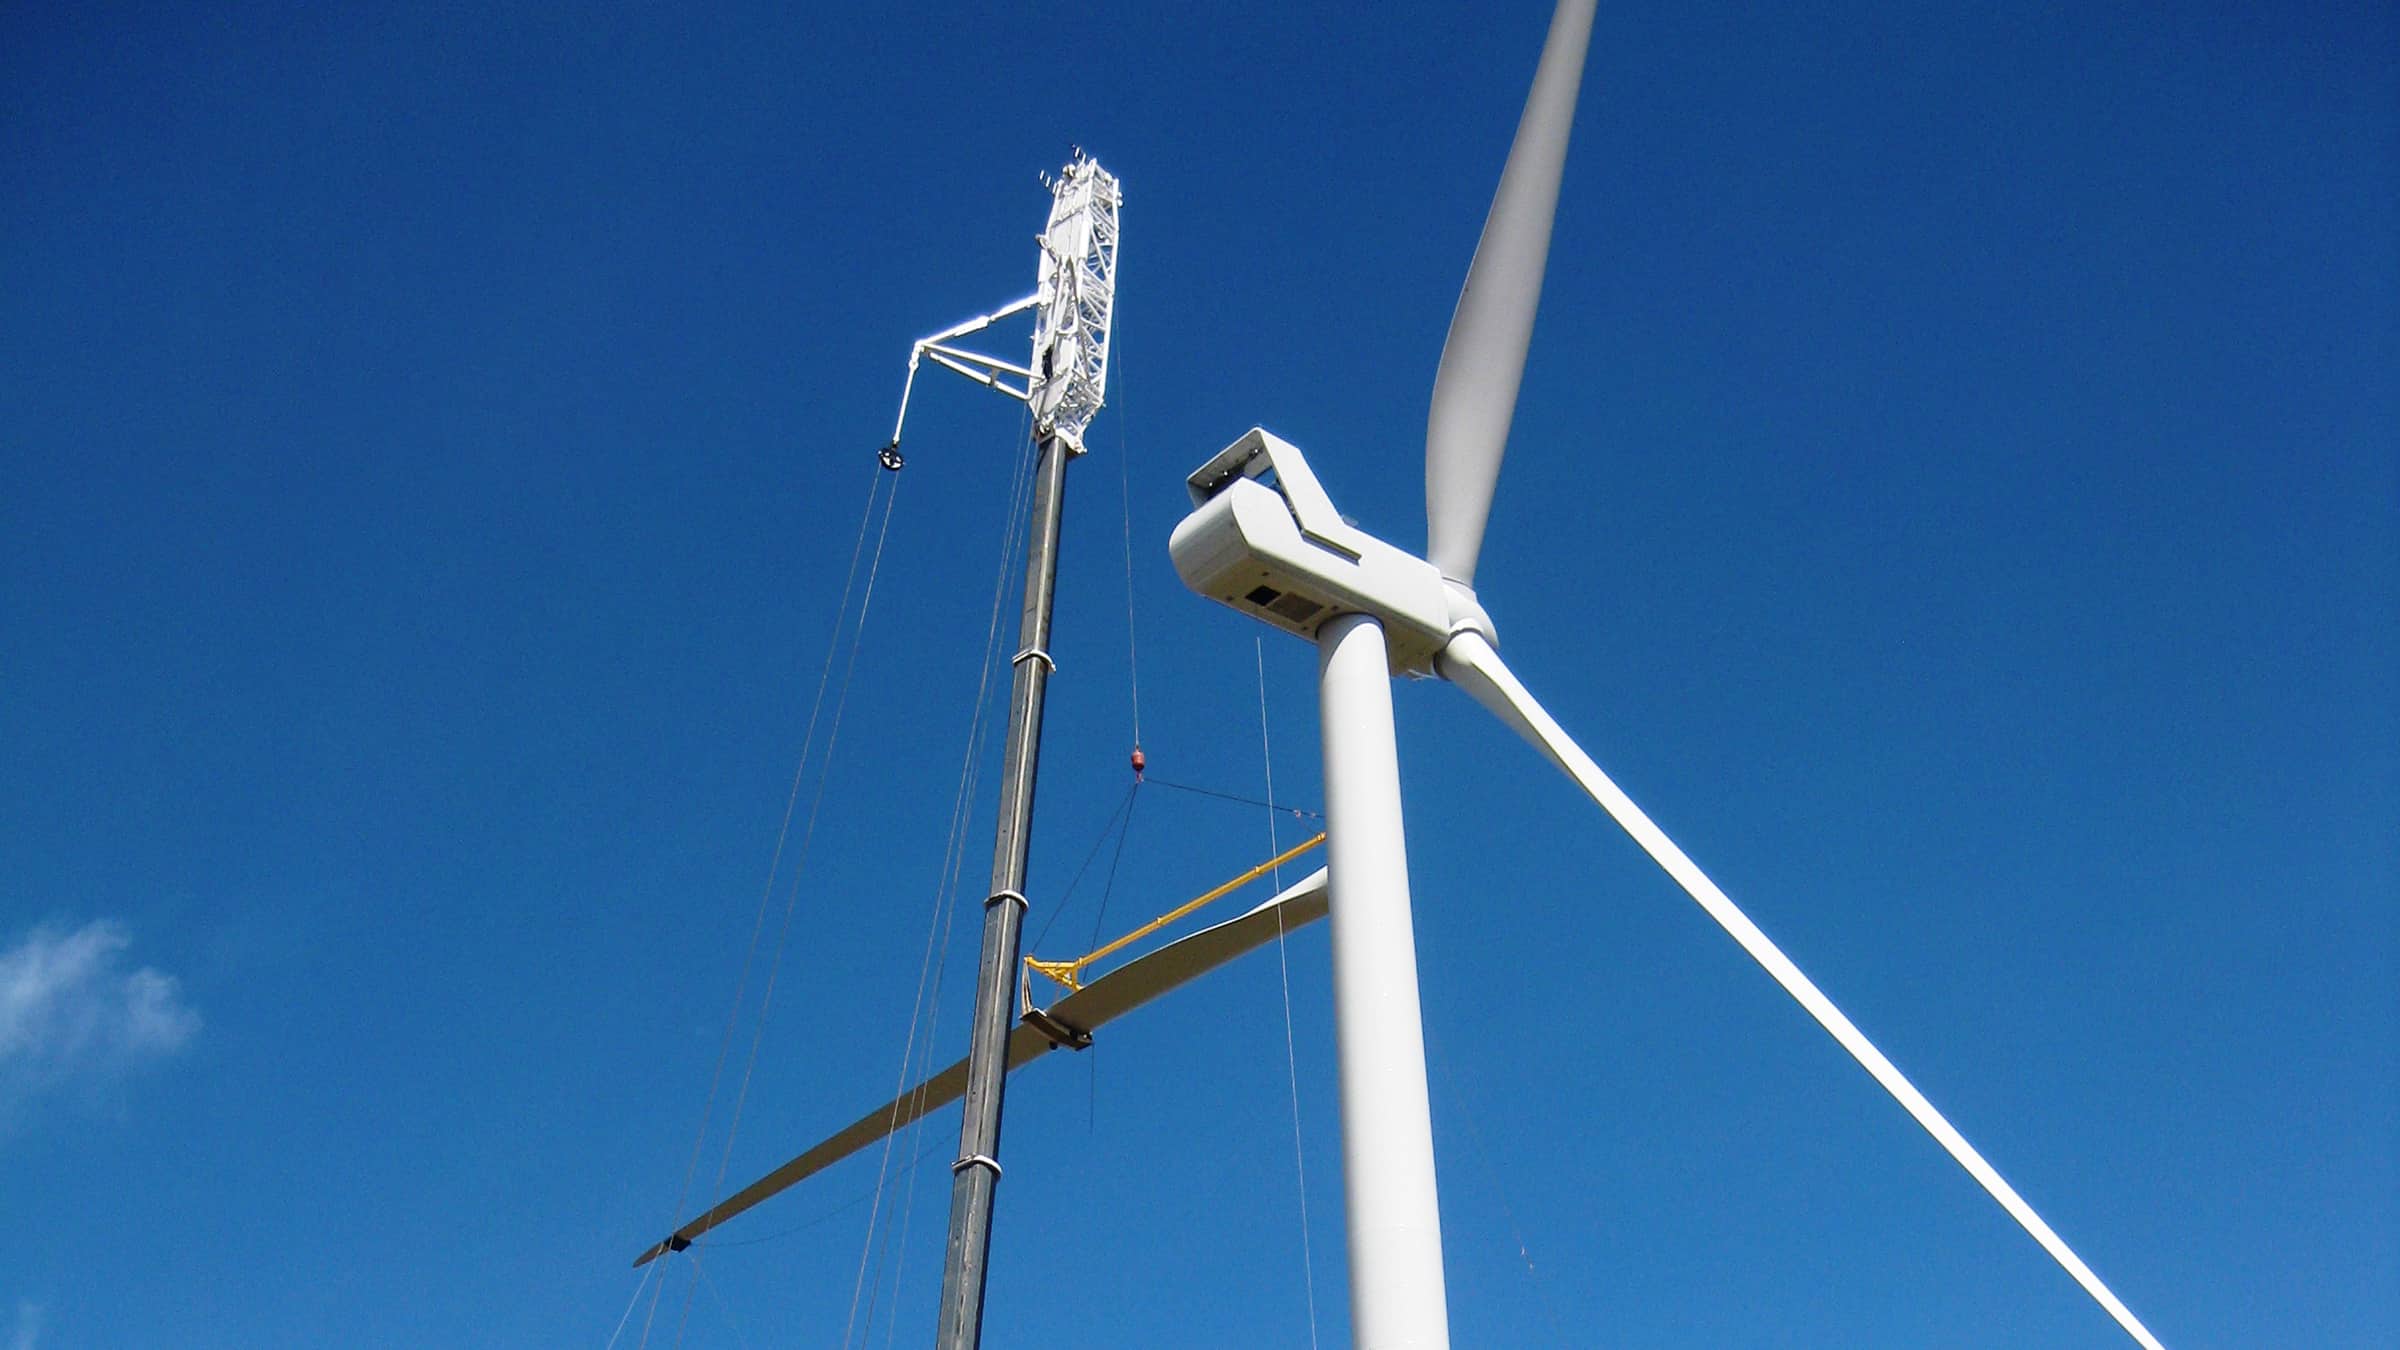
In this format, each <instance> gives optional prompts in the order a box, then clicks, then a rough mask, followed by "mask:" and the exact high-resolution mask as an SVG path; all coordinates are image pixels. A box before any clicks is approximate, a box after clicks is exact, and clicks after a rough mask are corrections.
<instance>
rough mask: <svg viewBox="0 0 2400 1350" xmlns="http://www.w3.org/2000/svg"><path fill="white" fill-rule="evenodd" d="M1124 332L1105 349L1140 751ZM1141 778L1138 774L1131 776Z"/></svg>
mask: <svg viewBox="0 0 2400 1350" xmlns="http://www.w3.org/2000/svg"><path fill="white" fill-rule="evenodd" d="M1122 336H1123V333H1122V332H1121V331H1120V330H1118V329H1117V328H1114V327H1111V328H1110V329H1109V334H1108V352H1109V364H1110V367H1111V373H1112V374H1114V375H1115V376H1116V378H1117V415H1116V419H1115V420H1116V424H1117V503H1118V507H1119V510H1120V512H1121V517H1122V519H1123V521H1124V523H1125V686H1126V690H1127V693H1128V695H1129V699H1130V702H1131V703H1132V705H1133V751H1134V753H1135V754H1137V755H1138V754H1140V753H1141V751H1142V675H1141V663H1140V661H1139V660H1138V659H1137V658H1136V654H1135V651H1134V644H1133V469H1132V468H1131V460H1130V459H1129V458H1128V457H1127V455H1126V452H1125V440H1126V437H1125V421H1126V404H1125V353H1124V351H1123V350H1122V344H1121V343H1120V342H1119V339H1120V338H1121V337H1122ZM1134 781H1136V782H1139V781H1141V780H1140V779H1139V778H1138V777H1137V778H1136V779H1135V780H1134Z"/></svg>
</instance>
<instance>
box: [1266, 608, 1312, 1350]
mask: <svg viewBox="0 0 2400 1350" xmlns="http://www.w3.org/2000/svg"><path fill="white" fill-rule="evenodd" d="M1251 643H1252V655H1253V656H1254V657H1255V658H1256V661H1257V664H1258V757H1259V761H1260V763H1262V764H1263V765H1265V767H1266V779H1267V783H1266V788H1267V800H1268V801H1270V802H1272V801H1274V800H1275V746H1274V743H1273V742H1272V741H1271V740H1269V739H1268V736H1267V647H1266V643H1265V642H1263V641H1261V640H1260V639H1259V638H1257V637H1255V636H1254V637H1252V638H1251ZM1275 815H1276V812H1275V810H1274V808H1272V807H1269V808H1268V810H1267V848H1268V849H1269V850H1271V851H1272V852H1273V854H1274V856H1276V857H1277V858H1281V857H1282V852H1283V850H1282V847H1281V845H1280V844H1279V843H1278V841H1277V839H1276V830H1275ZM1274 886H1275V889H1276V890H1277V891H1279V892H1280V891H1281V890H1282V889H1283V869H1282V868H1281V867H1277V868H1276V869H1275V881H1274ZM1283 939H1284V928H1283V910H1282V908H1281V907H1280V906H1278V907H1277V908H1276V910H1275V969H1276V970H1277V971H1278V972H1279V973H1280V974H1281V975H1282V977H1283V1068H1284V1074H1285V1078H1286V1080H1287V1081H1288V1082H1289V1083H1290V1085H1291V1094H1292V1170H1293V1172H1294V1173H1295V1174H1296V1176H1297V1183H1296V1184H1297V1188H1298V1190H1299V1193H1300V1280H1301V1287H1302V1288H1303V1289H1304V1290H1306V1291H1307V1294H1308V1345H1309V1350H1317V1265H1316V1256H1315V1253H1314V1252H1313V1251H1312V1250H1311V1244H1310V1242H1309V1236H1308V1150H1307V1149H1306V1148H1305V1147H1304V1146H1303V1145H1302V1143H1301V1136H1300V1057H1299V1052H1298V1050H1297V1049H1296V1048H1295V1047H1294V1046H1293V1043H1292V963H1291V959H1290V957H1288V956H1287V955H1285V953H1284V942H1283Z"/></svg>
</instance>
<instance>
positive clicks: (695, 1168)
mask: <svg viewBox="0 0 2400 1350" xmlns="http://www.w3.org/2000/svg"><path fill="white" fill-rule="evenodd" d="M883 476H884V472H883V469H882V468H881V467H880V466H878V467H877V468H876V469H875V470H874V472H873V476H872V477H870V478H869V479H868V480H867V500H866V504H865V506H864V507H863V508H861V510H860V512H859V517H858V536H857V538H856V539H854V540H853V541H852V542H851V545H850V565H849V568H848V570H847V571H846V572H845V573H844V575H843V577H842V598H841V603H840V604H838V605H837V606H835V608H834V612H833V631H832V632H831V633H830V634H829V635H828V636H827V638H826V642H825V664H824V665H823V666H822V667H821V668H820V669H819V670H818V672H817V692H816V695H815V697H814V698H813V699H812V700H811V701H810V703H809V709H808V729H807V731H806V732H805V733H803V734H802V736H801V738H800V760H799V763H797V764H795V765H793V766H792V786H791V790H790V791H789V792H788V793H786V794H785V796H784V802H783V821H782V823H781V824H780V825H779V826H777V827H776V831H775V849H774V852H773V854H772V855H771V856H770V857H769V859H768V862H767V880H766V884H765V885H763V886H761V887H760V888H759V895H758V914H757V917H755V918H754V919H752V920H751V924H750V944H749V946H748V947H747V948H746V949H745V950H744V951H743V953H742V968H741V974H740V975H739V976H737V977H736V978H735V980H734V986H733V999H732V1003H731V1006H730V1007H728V1008H727V1009H726V1011H725V1033H724V1035H723V1036H722V1037H720V1038H719V1040H718V1042H717V1059H716V1064H715V1067H713V1068H711V1069H710V1070H709V1075H708V1095H707V1097H706V1099H705V1100H704V1102H703V1103H702V1106H701V1109H700V1126H699V1128H698V1129H697V1130H695V1131H693V1133H692V1153H691V1157H690V1159H689V1160H687V1161H686V1162H685V1163H684V1167H683V1184H682V1185H681V1186H680V1187H679V1188H677V1190H676V1192H675V1207H674V1209H673V1210H672V1211H671V1212H670V1213H669V1214H668V1216H667V1222H668V1223H669V1224H670V1225H672V1224H674V1223H677V1222H679V1221H681V1219H682V1218H683V1207H684V1204H685V1202H687V1201H689V1200H690V1199H691V1191H692V1178H693V1177H694V1176H695V1175H696V1174H697V1173H698V1172H699V1170H700V1155H701V1152H702V1150H703V1149H704V1148H705V1147H706V1145H707V1143H708V1126H709V1122H710V1120H711V1119H712V1118H713V1117H714V1116H715V1114H716V1107H717V1089H718V1088H719V1087H720V1086H721V1085H722V1083H723V1080H724V1074H725V1059H726V1056H727V1055H728V1054H730V1053H731V1052H732V1050H733V1033H734V1031H735V1029H736V1028H738V1027H739V1026H740V1025H741V1013H742V995H743V994H744V993H745V992H747V990H748V988H749V984H750V968H751V965H752V964H753V962H754V961H755V960H756V959H757V956H758V939H759V936H760V935H761V934H762V933H764V932H765V931H766V926H767V909H768V906H769V904H770V902H771V901H772V900H773V899H774V896H775V879H776V877H777V876H778V875H779V874H780V873H781V871H782V867H783V851H784V845H785V844H786V843H787V842H788V841H789V840H790V838H791V831H792V814H793V811H794V809H795V808H796V807H797V806H798V804H799V801H800V785H801V783H802V782H803V781H804V780H805V779H806V777H807V775H808V762H809V759H810V755H811V752H812V749H813V747H814V745H815V743H816V737H817V717H818V714H819V713H820V712H821V711H822V710H823V709H824V706H825V688H826V685H827V683H828V682H829V681H830V680H831V678H832V675H833V662H834V657H835V656H836V655H838V654H839V653H840V651H841V634H842V620H843V619H844V618H845V617H846V616H847V615H848V614H849V611H850V594H851V590H852V588H853V587H854V586H856V584H857V582H858V560H859V558H860V557H861V556H862V555H863V554H864V552H865V549H866V542H867V526H868V525H869V524H870V523H871V522H872V521H873V520H874V518H875V497H876V494H877V493H879V492H881V491H882V488H883V482H882V479H883ZM666 1287H667V1281H666V1278H665V1277H664V1276H663V1275H662V1276H661V1277H660V1278H659V1281H658V1284H657V1286H656V1287H655V1288H654V1289H652V1291H651V1294H650V1307H649V1310H648V1311H647V1312H645V1313H644V1314H643V1315H642V1335H641V1340H640V1342H639V1343H640V1344H641V1345H643V1346H647V1345H649V1344H650V1327H651V1324H652V1323H653V1322H654V1321H656V1319H657V1317H658V1303H659V1296H660V1295H661V1294H663V1293H665V1292H666ZM635 1297H636V1298H639V1297H640V1289H639V1288H638V1287H637V1288H636V1289H635ZM619 1331H620V1332H622V1331H623V1328H622V1327H620V1328H619ZM609 1343H610V1344H611V1345H614V1344H615V1343H616V1338H615V1337H614V1336H612V1337H610V1338H609Z"/></svg>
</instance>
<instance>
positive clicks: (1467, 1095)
mask: <svg viewBox="0 0 2400 1350" xmlns="http://www.w3.org/2000/svg"><path fill="white" fill-rule="evenodd" d="M1425 1049H1426V1055H1425V1058H1426V1060H1427V1061H1428V1062H1429V1063H1431V1064H1432V1065H1433V1069H1434V1072H1435V1073H1438V1074H1440V1075H1441V1077H1442V1084H1443V1086H1444V1087H1445V1088H1447V1089H1448V1090H1449V1093H1450V1098H1451V1100H1452V1101H1454V1102H1456V1103H1457V1104H1458V1118H1459V1119H1460V1120H1461V1121H1463V1122H1465V1123H1466V1127H1467V1141H1468V1142H1469V1143H1470V1144H1472V1145H1473V1146H1474V1149H1475V1160H1476V1161H1477V1162H1479V1163H1481V1164H1483V1172H1484V1177H1485V1179H1486V1180H1488V1181H1489V1182H1491V1186H1492V1198H1493V1199H1495V1200H1498V1201H1499V1202H1500V1214H1501V1217H1503V1218H1505V1219H1507V1220H1508V1231H1509V1235H1510V1236H1512V1237H1514V1238H1515V1239H1516V1240H1517V1256H1518V1258H1519V1259H1520V1260H1522V1261H1524V1263H1525V1278H1526V1282H1527V1283H1529V1284H1531V1285H1532V1286H1533V1296H1534V1298H1535V1300H1536V1301H1538V1302H1539V1303H1540V1304H1541V1305H1542V1320H1543V1321H1545V1322H1548V1323H1549V1324H1550V1337H1551V1340H1552V1342H1553V1343H1554V1344H1556V1345H1558V1346H1560V1347H1562V1348H1563V1347H1566V1346H1569V1345H1572V1344H1574V1342H1572V1341H1569V1340H1568V1339H1567V1333H1566V1330H1565V1328H1564V1327H1563V1326H1561V1325H1560V1323H1559V1320H1558V1309H1557V1308H1555V1307H1553V1306H1551V1303H1550V1290H1549V1287H1548V1286H1547V1285H1545V1284H1544V1283H1543V1282H1542V1273H1541V1272H1540V1271H1539V1270H1537V1269H1535V1268H1534V1264H1533V1245H1532V1244H1531V1243H1529V1242H1527V1241H1526V1240H1525V1229H1524V1227H1523V1226H1522V1225H1520V1224H1519V1223H1518V1222H1517V1211H1516V1207H1515V1206H1514V1205H1511V1204H1510V1203H1509V1202H1508V1187H1507V1186H1506V1185H1505V1184H1504V1183H1503V1182H1502V1181H1501V1179H1500V1169H1499V1168H1498V1167H1497V1166H1495V1165H1494V1164H1493V1162H1492V1155H1491V1150H1490V1149H1488V1148H1486V1147H1485V1146H1484V1142H1483V1131H1482V1130H1481V1129H1479V1128H1478V1127H1477V1126H1476V1124H1475V1111H1474V1106H1473V1102H1474V1100H1475V1094H1474V1093H1472V1092H1468V1091H1466V1090H1464V1089H1462V1088H1461V1087H1460V1086H1459V1084H1458V1079H1457V1078H1456V1076H1455V1075H1453V1074H1452V1073H1451V1072H1450V1061H1449V1059H1448V1057H1447V1056H1445V1055H1443V1053H1442V1047H1441V1044H1440V1042H1439V1041H1438V1040H1436V1039H1435V1036H1434V1032H1433V1029H1432V1027H1430V1026H1428V1027H1427V1028H1426V1031H1425Z"/></svg>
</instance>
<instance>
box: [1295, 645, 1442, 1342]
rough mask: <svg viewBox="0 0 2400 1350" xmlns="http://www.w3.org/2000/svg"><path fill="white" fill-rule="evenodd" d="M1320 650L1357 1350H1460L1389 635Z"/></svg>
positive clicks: (1336, 1009) (1328, 853)
mask: <svg viewBox="0 0 2400 1350" xmlns="http://www.w3.org/2000/svg"><path fill="white" fill-rule="evenodd" d="M1317 642H1318V646H1317V660H1318V668H1317V669H1318V693H1319V701H1320V705H1321V713H1320V715H1321V717H1322V719H1323V723H1324V738H1325V851H1326V862H1325V866H1326V870H1327V872H1329V873H1330V874H1331V877H1332V882H1333V893H1332V912H1333V1000H1334V1032H1335V1043H1336V1045H1337V1047H1338V1048H1339V1051H1340V1057H1341V1094H1342V1183H1343V1184H1342V1190H1343V1202H1344V1209H1345V1211H1346V1214H1347V1218H1348V1222H1349V1233H1350V1318H1351V1325H1352V1331H1351V1335H1352V1343H1353V1344H1354V1345H1356V1346H1358V1347H1359V1350H1447V1347H1448V1346H1449V1344H1450V1321H1449V1302H1448V1298H1447V1296H1446V1294H1445V1292H1444V1289H1443V1282H1442V1222H1441V1211H1440V1204H1439V1201H1438V1198H1437V1195H1436V1191H1435V1185H1434V1171H1433V1121H1432V1115H1431V1111H1430V1109H1429V1106H1428V1103H1427V1100H1426V1093H1425V1025H1424V1020H1423V1015H1422V1013H1421V1012H1420V1011H1419V1008H1418V1003H1417V939H1416V933H1415V930H1414V928H1413V927H1412V923H1411V919H1410V913H1409V899H1408V843H1407V836H1406V833H1405V830H1404V829H1403V826H1402V822H1401V816H1400V757H1399V751H1398V747H1397V746H1396V744H1395V743H1394V737H1393V732H1392V686H1391V676H1390V674H1389V673H1388V670H1387V661H1388V658H1387V656H1386V655H1385V652H1384V645H1383V628H1382V626H1381V625H1380V624H1378V623H1376V621H1375V620H1374V619H1372V618H1370V617H1368V616H1366V615H1363V614H1347V615H1343V616H1342V617H1340V618H1337V619H1334V620H1333V621H1331V622H1330V623H1328V624H1326V625H1325V627H1324V628H1323V629H1322V630H1321V631H1320V632H1319V633H1318V636H1317Z"/></svg>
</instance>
